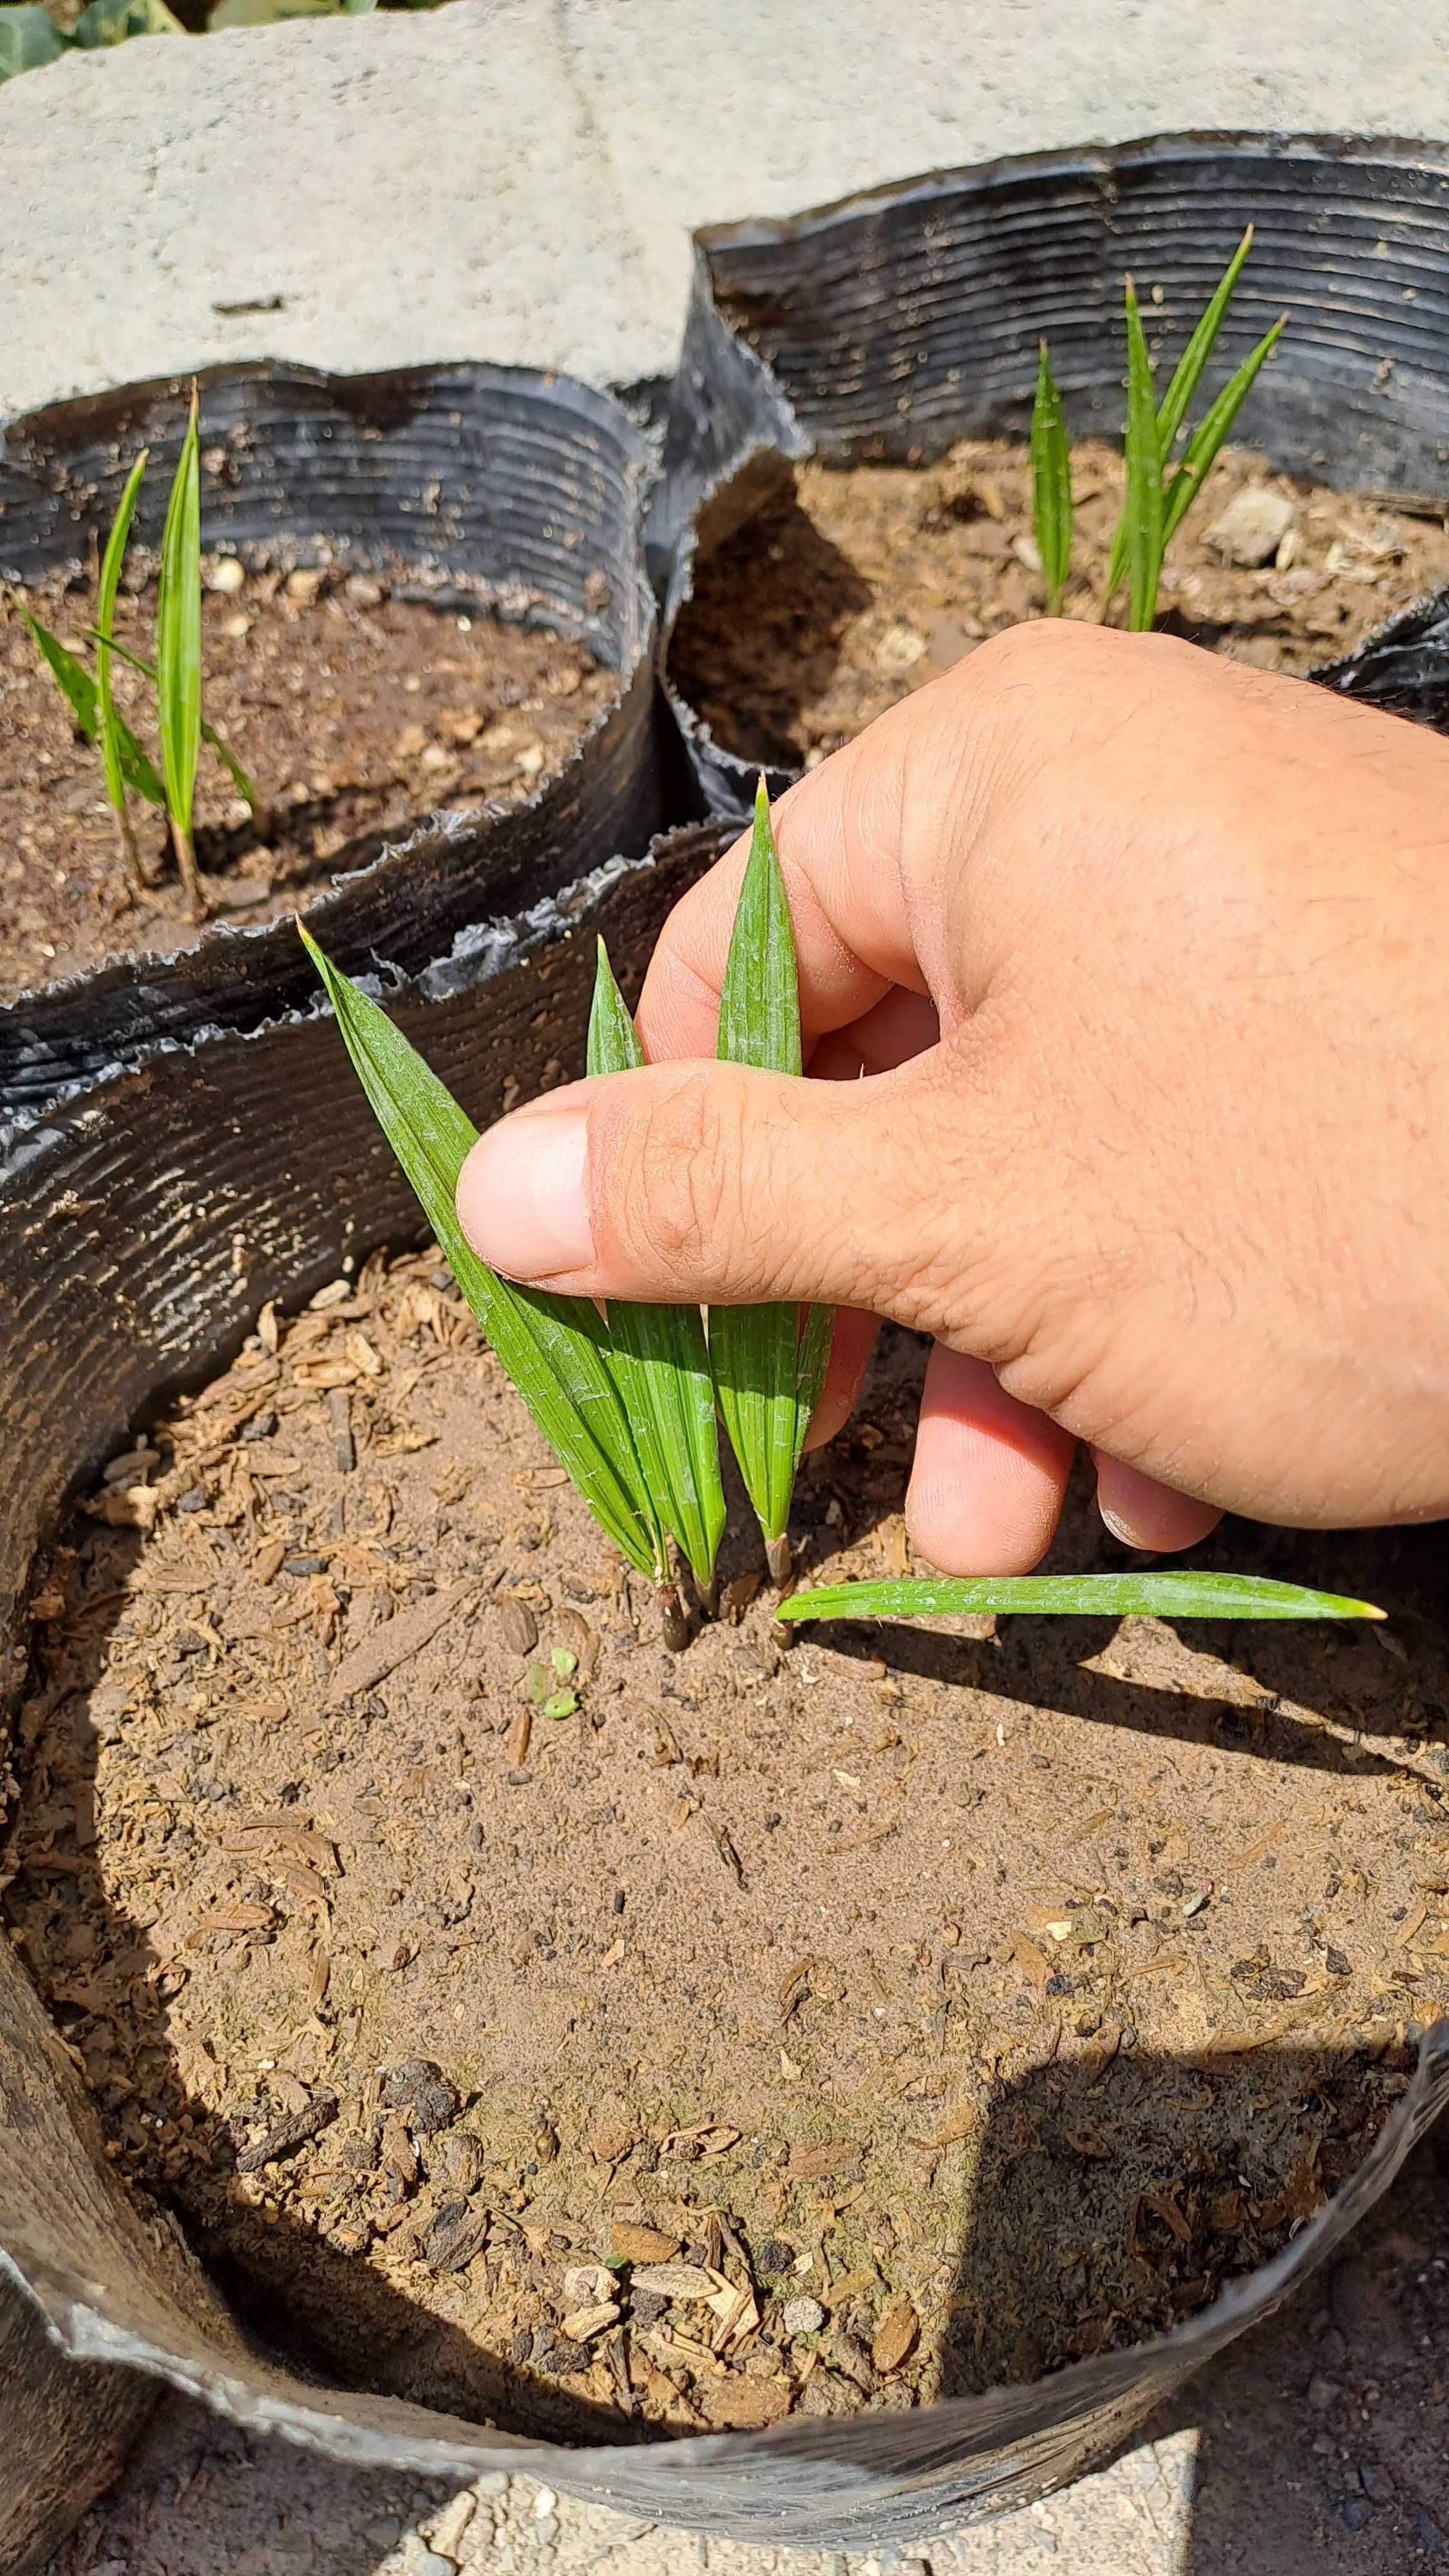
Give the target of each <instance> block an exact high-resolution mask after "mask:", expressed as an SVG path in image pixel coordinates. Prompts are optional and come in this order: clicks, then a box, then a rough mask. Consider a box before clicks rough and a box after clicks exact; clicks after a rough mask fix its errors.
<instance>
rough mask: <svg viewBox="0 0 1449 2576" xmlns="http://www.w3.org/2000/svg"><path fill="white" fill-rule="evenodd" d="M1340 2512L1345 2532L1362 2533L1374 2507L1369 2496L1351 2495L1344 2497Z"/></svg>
mask: <svg viewBox="0 0 1449 2576" xmlns="http://www.w3.org/2000/svg"><path fill="white" fill-rule="evenodd" d="M1338 2510H1339V2514H1340V2516H1341V2517H1342V2521H1343V2527H1344V2529H1345V2531H1362V2529H1363V2527H1364V2524H1365V2523H1366V2522H1367V2521H1369V2519H1370V2518H1371V2516H1372V2513H1373V2506H1372V2505H1371V2504H1370V2503H1369V2500H1368V2497H1367V2496H1362V2495H1351V2496H1345V2497H1344V2499H1343V2502H1342V2504H1341V2505H1340V2506H1339V2508H1338Z"/></svg>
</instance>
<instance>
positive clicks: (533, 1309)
mask: <svg viewBox="0 0 1449 2576" xmlns="http://www.w3.org/2000/svg"><path fill="white" fill-rule="evenodd" d="M297 929H298V935H299V937H300V938H301V941H302V944H303V946H304V948H305V949H306V951H307V953H308V955H309V957H310V958H311V959H312V962H313V964H314V965H315V966H316V968H317V972H318V974H319V975H320V976H321V978H322V982H323V984H324V986H325V987H326V991H327V996H328V999H329V1001H330V1002H331V1004H332V1008H333V1010H334V1011H335V1013H336V1015H337V1025H338V1028H339V1029H340V1031H341V1033H342V1038H343V1042H344V1044H345V1046H346V1048H347V1052H348V1054H349V1055H350V1057H351V1058H352V1063H353V1067H354V1070H355V1071H356V1074H357V1077H358V1080H359V1081H360V1082H361V1084H362V1087H363V1090H364V1091H365V1092H366V1094H367V1097H368V1100H369V1102H370V1103H371V1105H372V1109H373V1112H374V1114H375V1116H376V1118H377V1122H378V1125H379V1126H380V1127H381V1129H382V1132H383V1134H384V1135H385V1137H386V1138H387V1141H388V1143H389V1145H390V1146H391V1147H392V1150H393V1152H394V1154H395V1155H396V1156H397V1159H398V1161H399V1163H400V1164H401V1165H402V1168H403V1171H404V1172H405V1174H406V1176H407V1178H408V1180H409V1181H410V1182H411V1184H412V1187H413V1189H414V1190H415V1192H416V1193H417V1197H418V1201H419V1204H420V1205H421V1207H422V1210H423V1214H424V1215H425V1217H426V1218H427V1220H428V1223H429V1225H430V1226H431V1227H432V1229H433V1232H434V1234H435V1236H436V1237H437V1240H438V1243H439V1245H440V1247H441V1249H442V1251H443V1253H444V1255H445V1256H446V1258H447V1261H448V1263H449V1265H450V1267H451V1269H452V1272H453V1276H454V1278H455V1279H456V1280H457V1282H458V1285H459V1287H460V1288H461V1289H462V1292H463V1294H464V1296H465V1297H466V1298H467V1300H468V1303H469V1305H470V1306H471V1307H472V1309H473V1312H474V1314H475V1315H476V1316H477V1318H478V1321H479V1323H480V1324H481V1325H482V1327H483V1330H484V1332H485V1333H486V1334H487V1336H488V1339H489V1341H490V1342H491V1343H492V1345H493V1348H494V1350H495V1351H496V1352H497V1355H498V1358H499V1360H500V1362H501V1363H502V1365H503V1367H504V1369H505V1370H506V1371H507V1373H508V1376H509V1377H510V1378H511V1379H512V1381H513V1384H514V1386H515V1387H516V1388H517V1390H518V1393H519V1394H520V1396H521V1397H522V1398H523V1401H524V1403H525V1404H526V1406H527V1407H528V1410H529V1412H530V1413H531V1414H532V1416H533V1419H534V1421H535V1422H536V1423H537V1425H538V1428H539V1430H540V1431H541V1432H542V1433H543V1436H544V1438H545V1440H547V1442H548V1443H549V1446H550V1447H551V1448H552V1449H553V1451H554V1452H555V1454H556V1456H557V1457H558V1460H559V1462H560V1464H561V1465H562V1466H563V1467H565V1468H566V1469H567V1470H568V1473H569V1475H570V1476H571V1477H572V1478H573V1481H574V1483H575V1484H576V1485H577V1487H578V1489H579V1492H580V1493H581V1494H582V1496H583V1498H584V1501H585V1502H586V1503H587V1504H588V1506H589V1509H590V1511H591V1512H592V1513H593V1515H594V1517H595V1519H596V1520H597V1521H598V1523H599V1525H600V1527H601V1528H602V1529H603V1530H604V1531H605V1533H606V1535H607V1536H608V1537H609V1538H611V1539H612V1540H613V1542H614V1545H615V1546H616V1547H617V1548H618V1549H619V1551H620V1554H621V1555H622V1556H624V1557H626V1558H627V1560H628V1562H629V1563H630V1565H632V1566H633V1567H634V1568H635V1569H636V1571H637V1572H638V1573H640V1574H642V1575H645V1576H646V1577H648V1579H649V1580H650V1581H651V1582H653V1583H654V1584H656V1585H658V1586H661V1587H662V1586H665V1585H667V1584H668V1582H669V1554H668V1540H667V1536H666V1532H665V1527H664V1522H663V1519H662V1516H661V1514H660V1512H659V1511H658V1510H657V1509H656V1507H655V1504H654V1501H653V1499H652V1497H651V1495H650V1492H649V1489H648V1487H647V1485H646V1483H645V1480H644V1475H643V1471H642V1468H641V1465H640V1460H639V1454H638V1451H637V1449H636V1447H635V1443H634V1437H633V1433H632V1432H631V1430H630V1427H629V1421H628V1417H627V1415H626V1413H625V1410H624V1405H623V1401H622V1398H621V1395H620V1391H619V1382H618V1378H617V1376H616V1374H615V1369H614V1365H613V1360H612V1357H611V1354H610V1348H609V1340H608V1334H607V1330H606V1327H605V1325H604V1322H603V1319H602V1317H601V1316H600V1314H599V1311H598V1308H597V1307H596V1306H595V1305H594V1304H593V1303H592V1301H591V1300H590V1299H589V1298H586V1297H555V1296H551V1295H549V1294H548V1293H547V1292H546V1291H544V1290H541V1289H533V1288H515V1287H514V1286H512V1285H511V1284H510V1282H509V1281H507V1280H505V1279H500V1278H498V1277H497V1276H496V1275H495V1273H494V1272H493V1271H491V1270H489V1269H487V1268H486V1267H485V1265H484V1263H482V1262H481V1261H480V1260H479V1259H478V1257H477V1254H476V1253H475V1252H474V1251H473V1250H472V1249H471V1247H470V1245H469V1244H468V1242H467V1239H466V1237H465V1236H464V1233H463V1230H462V1227H461V1226H460V1225H459V1223H458V1218H457V1212H456V1210H455V1208H454V1204H453V1194H454V1191H455V1189H456V1187H457V1182H458V1174H459V1172H460V1170H461V1169H462V1166H463V1161H464V1158H465V1156H466V1155H467V1154H468V1153H469V1152H470V1151H471V1149H472V1147H473V1146H474V1145H475V1144H476V1142H477V1135H478V1131H477V1129H476V1128H475V1127H474V1125H473V1123H472V1120H471V1119H470V1118H469V1117H468V1116H467V1115H466V1114H465V1112H464V1111H463V1110H462V1109H460V1108H459V1106H458V1103H457V1102H456V1100H454V1098H453V1097H452V1094H451V1093H450V1092H449V1091H448V1090H447V1088H446V1087H445V1085H444V1084H443V1083H441V1082H440V1081H439V1080H438V1077H437V1075H436V1074H435V1073H434V1072H433V1071H432V1070H431V1069H430V1067H429V1066H428V1065H426V1064H425V1063H424V1062H423V1059H422V1057H421V1056H420V1055H419V1054H418V1052H417V1050H416V1048H415V1047H412V1046H410V1045H409V1043H408V1041H407V1039H406V1038H405V1037H404V1036H403V1034H402V1031H401V1029H398V1028H395V1027H394V1025H393V1023H392V1021H391V1020H390V1019H389V1018H388V1015H387V1013H386V1011H384V1010H382V1009H380V1008H379V1006H378V1004H377V1003H376V1002H374V1001H371V1000H369V998H368V996H367V995H366V994H365V993H363V992H360V991H359V990H358V987H357V986H356V985H355V984H353V983H352V982H351V981H350V980H349V978H348V977H347V976H346V975H343V974H341V973H340V972H339V971H338V969H337V968H336V967H335V966H334V965H333V964H332V962H331V960H330V959H329V958H327V957H325V956H324V955H323V952H322V950H321V949H320V948H319V947H318V945H317V943H316V941H315V939H313V938H312V937H311V935H310V933H309V932H308V931H307V930H305V929H304V928H303V927H302V924H301V923H300V922H299V923H298V925H297Z"/></svg>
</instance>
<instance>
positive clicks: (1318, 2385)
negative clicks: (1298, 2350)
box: [1308, 2370, 1343, 2415]
mask: <svg viewBox="0 0 1449 2576" xmlns="http://www.w3.org/2000/svg"><path fill="white" fill-rule="evenodd" d="M1342 2394H1343V2391H1342V2390H1341V2389H1340V2388H1339V2387H1338V2386H1337V2385H1336V2384H1335V2382H1334V2381H1333V2380H1331V2379H1325V2378H1324V2376H1323V2373H1322V2371H1321V2370H1315V2372H1314V2374H1313V2377H1312V2378H1311V2379H1310V2381H1309V2383H1308V2403H1309V2405H1310V2406H1311V2407H1312V2409H1313V2412H1314V2414H1315V2415H1326V2414H1327V2413H1328V2410H1329V2408H1330V2406H1336V2405H1337V2403H1338V2400H1339V2398H1340V2397H1341V2396H1342Z"/></svg>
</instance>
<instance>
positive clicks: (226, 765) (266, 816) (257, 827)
mask: <svg viewBox="0 0 1449 2576" xmlns="http://www.w3.org/2000/svg"><path fill="white" fill-rule="evenodd" d="M101 641H102V638H101V635H100V633H99V631H98V629H96V628H94V627H93V628H92V629H91V642H92V643H93V644H95V645H96V646H99V645H100V643H101ZM111 650H112V652H113V653H114V654H115V656H116V659H117V661H119V662H125V663H128V664H129V666H130V668H131V669H132V670H133V671H139V672H140V674H141V677H142V679H143V680H149V681H150V682H151V685H152V687H153V688H154V687H155V685H156V665H155V663H154V662H148V661H147V660H146V657H145V655H144V654H143V653H132V652H130V651H128V649H127V647H126V646H125V645H124V644H117V643H116V642H115V640H114V638H113V639H112V643H111ZM201 739H202V741H203V742H204V743H206V744H207V745H208V747H209V748H210V749H211V750H212V751H214V752H215V754H216V756H217V759H218V760H219V761H220V762H221V765H222V768H223V769H224V770H225V771H226V774H227V776H228V778H229V779H230V780H231V783H232V785H233V787H234V788H235V789H236V792H237V794H238V796H240V797H242V798H243V799H244V801H245V803H246V804H247V806H248V807H249V808H250V811H251V818H252V830H253V832H254V833H255V835H256V837H257V839H258V840H259V841H269V840H270V839H271V837H272V813H271V808H270V806H269V805H267V804H266V803H264V801H263V799H262V798H261V796H259V794H258V793H257V790H256V788H255V787H254V786H253V784H252V782H251V780H250V778H249V777H248V776H247V773H246V771H245V770H244V769H243V767H242V765H241V762H240V761H239V760H238V758H237V756H236V753H235V752H234V751H232V750H231V749H230V747H229V746H228V745H227V744H226V743H225V742H223V740H222V738H221V735H220V734H219V733H218V732H217V730H216V727H215V725H214V724H208V723H207V720H206V718H205V716H203V717H202V719H201ZM162 792H163V795H164V792H165V791H164V789H163V791H162Z"/></svg>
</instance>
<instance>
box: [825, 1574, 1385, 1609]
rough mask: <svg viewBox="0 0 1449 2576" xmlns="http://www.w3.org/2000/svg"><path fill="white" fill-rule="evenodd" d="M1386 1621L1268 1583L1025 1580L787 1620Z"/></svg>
mask: <svg viewBox="0 0 1449 2576" xmlns="http://www.w3.org/2000/svg"><path fill="white" fill-rule="evenodd" d="M992 1613H995V1614H996V1615H998V1616H1013V1617H1015V1616H1020V1615H1022V1614H1023V1613H1030V1614H1035V1615H1036V1616H1038V1617H1042V1616H1045V1617H1054V1618H1062V1619H1129V1618H1130V1619H1382V1617H1383V1615H1384V1614H1383V1612H1382V1610H1378V1609H1375V1607H1374V1605H1373V1603H1372V1602H1371V1601H1355V1600H1352V1599H1350V1598H1349V1597H1348V1596H1346V1595H1345V1594H1342V1593H1337V1592H1315V1591H1312V1590H1309V1589H1307V1588H1306V1587H1305V1586H1304V1585H1302V1584H1298V1583H1275V1582H1273V1581H1271V1580H1270V1579H1269V1578H1268V1576H1266V1575H1260V1574H1017V1575H983V1576H979V1577H975V1576H973V1577H967V1578H958V1577H954V1576H948V1575H941V1576H938V1577H930V1576H927V1577H924V1578H912V1579H910V1580H906V1581H902V1582H888V1583H835V1584H827V1585H824V1586H823V1587H822V1588H821V1589H820V1590H818V1591H815V1592H796V1593H793V1594H792V1595H791V1596H790V1598H789V1600H787V1601H782V1602H781V1604H780V1607H779V1610H778V1613H777V1614H776V1615H777V1616H778V1617H779V1618H781V1619H941V1618H959V1617H964V1616H981V1615H983V1614H987V1615H989V1614H992Z"/></svg>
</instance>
